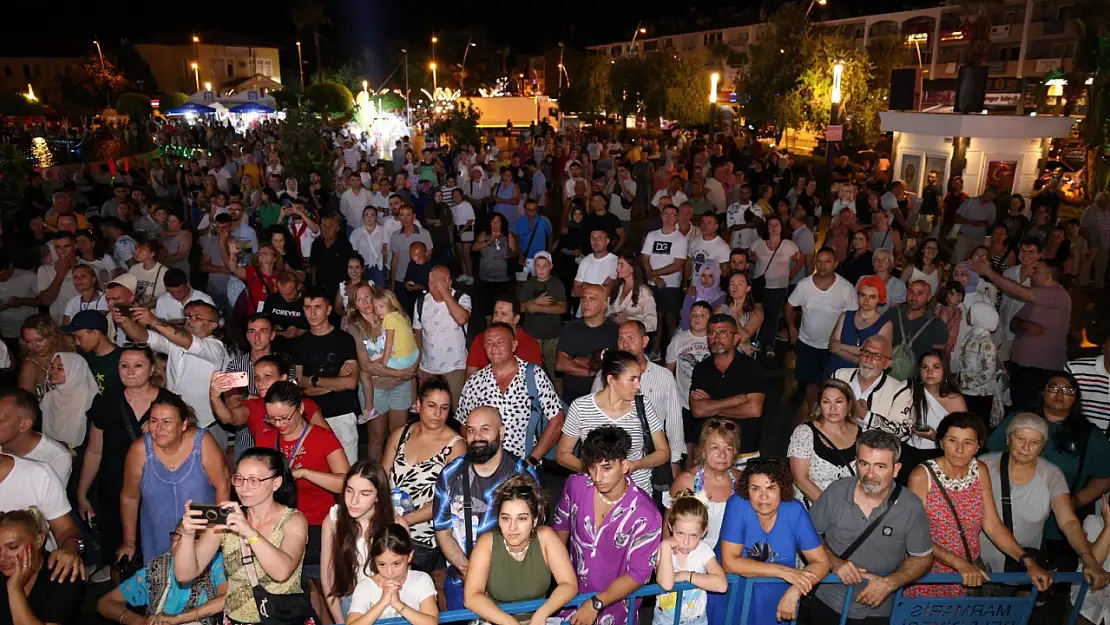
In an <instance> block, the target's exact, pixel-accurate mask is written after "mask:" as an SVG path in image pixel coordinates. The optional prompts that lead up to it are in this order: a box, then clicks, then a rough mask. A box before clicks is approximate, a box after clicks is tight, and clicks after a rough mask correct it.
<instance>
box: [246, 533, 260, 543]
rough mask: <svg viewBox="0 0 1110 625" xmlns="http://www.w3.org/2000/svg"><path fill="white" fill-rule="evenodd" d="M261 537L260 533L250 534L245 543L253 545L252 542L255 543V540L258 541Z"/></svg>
mask: <svg viewBox="0 0 1110 625" xmlns="http://www.w3.org/2000/svg"><path fill="white" fill-rule="evenodd" d="M261 538H262V535H261V534H255V535H254V536H252V537H251V538H248V539H247V544H248V545H253V544H254V543H256V542H258V541H259V540H261Z"/></svg>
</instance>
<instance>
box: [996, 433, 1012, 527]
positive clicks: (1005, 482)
mask: <svg viewBox="0 0 1110 625" xmlns="http://www.w3.org/2000/svg"><path fill="white" fill-rule="evenodd" d="M998 473H999V477H1000V478H1001V479H1000V480H999V481H1000V482H1001V483H1002V522H1003V523H1004V524H1005V525H1006V528H1007V529H1009V530H1010V531H1011V532H1013V531H1014V511H1013V508H1012V507H1011V503H1012V502H1011V500H1010V452H1008V451H1004V452H1002V457H1001V458H999V460H998Z"/></svg>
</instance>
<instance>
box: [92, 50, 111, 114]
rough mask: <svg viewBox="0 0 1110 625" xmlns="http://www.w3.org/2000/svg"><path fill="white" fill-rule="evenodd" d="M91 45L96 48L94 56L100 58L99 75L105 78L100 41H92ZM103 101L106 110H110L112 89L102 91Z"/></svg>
mask: <svg viewBox="0 0 1110 625" xmlns="http://www.w3.org/2000/svg"><path fill="white" fill-rule="evenodd" d="M93 45H95V46H96V55H97V56H99V57H100V73H101V74H104V75H105V77H107V74H108V68H107V67H105V65H104V52H102V51H101V50H100V41H99V40H97V39H93ZM104 101H105V102H107V103H108V108H112V89H111V87H108V88H106V89H105V90H104Z"/></svg>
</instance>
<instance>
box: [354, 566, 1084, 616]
mask: <svg viewBox="0 0 1110 625" xmlns="http://www.w3.org/2000/svg"><path fill="white" fill-rule="evenodd" d="M990 577H991V583H992V584H1028V583H1029V576H1028V575H1026V574H1025V573H991V574H990ZM960 580H961V578H960V576H959V574H956V573H936V574H929V575H926V576H924V577H922V578H921V579H919V580H918V581H916V582H914V583H915V584H953V583H956V584H958V583H959V582H960ZM1052 581H1053V583H1057V582H1060V583H1069V584H1080V587H1079V595H1078V597H1077V601H1076V603H1075V607H1073V608H1072V610H1071V612H1070V614H1069V615H1068V618H1067V620H1066V621H1065V622H1064V623H1063V624H1062V625H1075V623H1076V619H1077V618H1078V617H1079V607H1080V606H1082V605H1083V599H1084V598H1085V597H1086V596H1087V582H1086V580H1085V579H1084V578H1083V575H1082V574H1081V573H1055V574H1053V576H1052ZM764 583H779V584H781V583H785V582H783V581H782V580H781V579H779V578H777V577H756V578H743V577H740V576H739V575H729V576H728V593H727V607H726V609H725V615H726V616H725V623H718V624H714V625H728V624H731V623H732V622H733V617H734V615H735V611H736V609H737V607H738V606H737V604H738V603H739V608H740V620H739V621H738V624H739V625H776V624H775V623H748V617H749V609H750V608H751V596H752V590H753V588H754V587H755V585H756V584H764ZM821 583H822V584H839V583H840V578H838V577H837V576H835V575H829V576H827V577H825V579H823V580H821ZM694 588H696V587H695V586H694V585H693V584H690V583H689V582H681V583H677V584H675V585H674V589H673V590H672V591H671V592H677V593H678V597H677V600H676V603H675V615H674V625H679V622H680V621H681V616H682V615H681V613H680V612H681V609H682V593H683V591H686V590H692V589H694ZM853 591H854V588H853V587H848V589H847V596H846V597H845V598H844V605H843V606H842V609H841V617H840V625H845V622H846V621H847V620H848V606H850V605H851V604H852V601H853V600H854V599H855V597H854V596H853V594H854V593H853ZM667 592H668V591H665V590H663V589H662V588H660V587H659V585H658V584H649V585H645V586H643V587H641V588H640V589H638V590H636V591H635V592H633V593H632V594H631V595H629V596H628V597H626V598H625V599H624V601H625V602H626V604H630V603H631V602H632V601H633V600H634V599H641V598H644V597H654V596H657V595H663V594H667ZM594 594H596V593H592V592H588V593H582V594H579V595H577V596H576V597H574V598H573V599H571V600H570V602H569V603H567V607H577V606H579V605H582V604H583V603H585V602H586V601H589V600H590V598H591V597H593V596H594ZM737 598H739V601H737ZM810 600H811V601H818V599H815V598H812V597H811V598H810ZM544 601H545V599H537V600H535V601H521V602H517V603H506V604H502V605H501V609H502V610H504V611H505V612H506V613H507V614H524V613H527V612H534V611H535V610H536V609H537V608H539V607H540V606H542V605H543V603H544ZM1036 602H1037V589H1036V588H1032V590H1031V591H1030V593H1029V594H1028V595H1027V596H1023V597H956V598H932V597H904V596H903V595H902V591H901V590H899V591H898V592H897V594H896V595H895V599H894V611H893V612H892V614H891V617H890V623H891V625H959V624H969V625H970V624H981V623H992V624H994V623H997V624H999V625H1027V623H1028V622H1029V617H1030V616H1031V615H1032V613H1033V608H1034V606H1035V605H1036ZM634 614H635V611H633V610H631V609H630V610H629V611H628V623H627V625H632V623H633V615H634ZM475 620H479V617H478V615H477V614H475V613H473V612H471V611H470V610H448V611H446V612H440V614H439V622H440V623H460V622H470V621H475ZM407 623H408V621H406V620H405V619H403V618H390V619H379V620H378V621H377V624H376V625H407ZM790 623H791V624H793V623H795V621H790ZM640 625H650V620H649V621H648V622H646V623H641V624H640ZM812 625H828V624H826V623H813V624H812Z"/></svg>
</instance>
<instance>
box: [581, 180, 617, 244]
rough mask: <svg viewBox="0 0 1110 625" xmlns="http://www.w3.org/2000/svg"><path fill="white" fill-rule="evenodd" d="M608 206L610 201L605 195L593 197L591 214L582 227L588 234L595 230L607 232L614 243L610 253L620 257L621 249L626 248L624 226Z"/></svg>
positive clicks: (591, 197) (584, 220)
mask: <svg viewBox="0 0 1110 625" xmlns="http://www.w3.org/2000/svg"><path fill="white" fill-rule="evenodd" d="M608 206H609V200H608V198H606V197H605V195H603V194H601V193H594V194H593V195H591V196H590V212H589V214H587V215H586V218H585V219H583V220H582V226H583V227H584V228H585V229H586V232H593V231H594V230H604V231H605V232H607V233H608V234H609V240H610V241H612V244H611V245H612V247H611V248H610V251H611V252H613V253H614V254H617V255H619V254H620V251H621V248H623V247H624V240H625V233H624V224H622V223H621V220H620V218H619V217H617V216H616V215H614V214H613V213H610V212H609V210H608Z"/></svg>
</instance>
